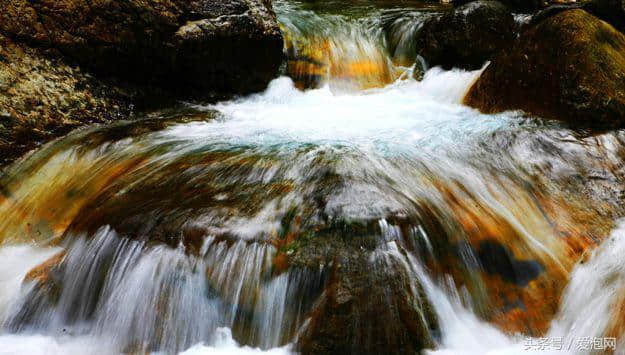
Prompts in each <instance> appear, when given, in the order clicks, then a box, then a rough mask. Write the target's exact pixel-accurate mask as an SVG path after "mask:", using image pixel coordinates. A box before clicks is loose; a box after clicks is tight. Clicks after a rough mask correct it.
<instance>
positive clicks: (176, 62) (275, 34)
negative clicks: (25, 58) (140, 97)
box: [0, 0, 282, 93]
mask: <svg viewBox="0 0 625 355" xmlns="http://www.w3.org/2000/svg"><path fill="white" fill-rule="evenodd" d="M0 31H1V32H3V33H4V34H5V35H7V36H9V37H12V38H16V39H18V40H20V41H25V42H27V43H29V44H30V45H31V46H34V47H41V48H53V49H56V50H58V51H60V52H62V53H63V54H64V55H66V56H67V57H69V58H71V59H72V60H75V61H76V62H77V63H79V64H80V65H82V66H84V67H86V68H89V69H90V70H92V71H94V72H95V73H98V74H101V75H112V76H115V77H119V78H122V79H123V80H128V79H132V80H135V81H138V82H141V83H153V84H159V85H161V86H167V87H175V88H176V89H177V91H180V90H183V91H184V89H202V90H204V89H209V90H215V91H218V92H227V93H241V92H249V91H254V90H259V89H263V88H264V87H265V86H266V84H267V83H268V81H269V80H271V79H272V78H273V77H274V76H275V75H276V74H277V71H278V68H279V66H280V64H281V60H282V36H281V34H280V30H279V28H278V25H277V22H276V17H275V14H274V13H273V11H272V10H271V2H270V1H268V0H262V1H261V0H229V1H227V2H222V1H209V0H194V1H184V0H160V1H150V2H145V1H140V0H129V1H117V0H95V1H86V0H62V1H57V0H42V1H28V0H10V1H3V2H2V4H0Z"/></svg>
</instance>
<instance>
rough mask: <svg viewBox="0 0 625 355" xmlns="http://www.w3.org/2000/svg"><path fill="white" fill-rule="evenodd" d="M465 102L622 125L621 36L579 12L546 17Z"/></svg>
mask: <svg viewBox="0 0 625 355" xmlns="http://www.w3.org/2000/svg"><path fill="white" fill-rule="evenodd" d="M465 103H466V104H467V105H469V106H472V107H475V108H478V109H479V110H481V111H483V112H486V113H494V112H500V111H505V110H517V109H518V110H524V111H526V112H528V113H530V114H534V115H538V116H541V117H544V118H549V119H558V120H564V121H567V122H571V123H575V124H584V125H588V124H591V125H595V126H596V125H601V126H620V125H623V123H625V36H624V35H623V34H621V33H620V32H618V31H617V30H615V29H614V28H613V27H612V26H610V25H609V24H608V23H606V22H603V21H601V20H599V19H598V18H596V17H594V16H592V15H590V14H588V13H587V12H585V11H583V10H579V9H576V10H570V11H565V12H562V13H559V14H557V15H555V16H553V17H550V18H547V19H546V20H544V21H543V22H541V23H540V24H538V25H537V26H534V27H532V28H530V29H528V30H527V31H525V32H524V33H523V34H522V35H521V36H520V38H519V39H518V41H517V42H516V43H515V44H514V45H512V46H510V47H509V48H508V49H507V50H505V51H503V53H501V54H500V55H499V56H497V58H495V59H494V60H493V62H492V63H491V64H490V66H489V67H488V68H487V69H486V70H485V71H484V73H483V74H482V75H481V77H480V78H479V79H478V80H477V82H476V83H475V84H474V85H473V87H472V88H471V89H470V90H469V92H468V94H467V96H466V97H465Z"/></svg>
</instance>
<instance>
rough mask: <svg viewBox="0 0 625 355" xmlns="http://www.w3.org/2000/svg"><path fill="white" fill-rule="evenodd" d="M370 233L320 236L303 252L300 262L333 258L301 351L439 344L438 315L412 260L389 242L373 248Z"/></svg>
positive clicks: (401, 350) (413, 348)
mask: <svg viewBox="0 0 625 355" xmlns="http://www.w3.org/2000/svg"><path fill="white" fill-rule="evenodd" d="M341 239H343V240H341ZM368 239H369V237H366V236H360V237H355V238H353V239H352V238H350V237H347V238H340V237H339V236H338V235H336V236H334V237H329V238H327V237H324V236H315V238H314V239H313V241H312V242H311V243H310V244H309V245H307V246H305V247H304V248H302V249H301V250H299V251H298V252H297V253H298V255H296V256H295V257H294V261H293V263H294V264H295V265H297V264H298V262H300V261H302V260H306V261H307V262H308V261H310V260H311V259H312V258H314V257H315V256H316V257H320V256H321V257H322V258H324V257H329V258H331V262H330V265H331V266H330V267H331V271H330V272H329V274H330V276H329V280H328V282H327V283H326V286H325V289H324V292H323V294H322V295H321V297H320V298H319V300H318V301H317V305H316V307H315V308H314V309H313V310H312V311H311V313H310V321H309V322H308V324H307V325H306V326H305V329H304V331H303V333H302V334H301V336H300V338H299V339H298V343H297V349H298V351H301V352H302V353H304V354H344V353H385V354H406V353H418V352H420V351H421V350H422V349H425V348H431V347H433V346H434V335H435V334H436V333H437V330H436V329H437V327H438V325H437V319H436V316H435V315H434V313H433V311H432V309H431V308H430V305H429V302H428V300H427V298H426V297H425V294H424V292H423V290H422V288H421V286H420V285H419V284H418V283H417V282H416V281H415V279H414V275H412V274H410V272H409V269H408V268H406V264H405V262H406V261H405V260H404V259H403V258H402V256H401V255H398V254H393V253H388V254H387V252H389V251H388V250H384V248H383V247H382V248H374V250H371V249H370V248H371V245H370V244H375V242H372V241H370V242H372V243H367V240H368ZM361 243H362V244H364V246H363V245H360V246H358V244H361Z"/></svg>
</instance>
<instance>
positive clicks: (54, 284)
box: [24, 251, 65, 293]
mask: <svg viewBox="0 0 625 355" xmlns="http://www.w3.org/2000/svg"><path fill="white" fill-rule="evenodd" d="M64 259H65V252H64V251H61V252H59V253H57V254H55V255H54V256H53V257H51V258H50V259H48V260H46V261H45V262H43V263H42V264H39V265H38V266H36V267H35V268H33V269H32V270H30V271H29V272H28V273H27V274H26V276H24V282H35V283H37V284H38V287H39V288H42V289H47V290H49V291H52V292H54V293H58V291H59V290H60V288H59V285H58V281H57V280H56V278H55V275H54V273H55V272H56V271H57V269H58V268H59V266H60V265H61V263H62V262H63V260H64Z"/></svg>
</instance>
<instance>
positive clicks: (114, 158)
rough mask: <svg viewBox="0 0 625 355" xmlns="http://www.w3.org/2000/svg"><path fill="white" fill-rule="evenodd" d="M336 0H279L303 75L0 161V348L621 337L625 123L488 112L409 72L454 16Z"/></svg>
mask: <svg viewBox="0 0 625 355" xmlns="http://www.w3.org/2000/svg"><path fill="white" fill-rule="evenodd" d="M342 4H344V2H343V1H336V2H333V1H327V2H321V3H318V2H314V3H300V2H295V1H276V2H275V6H276V10H277V13H278V15H279V19H280V22H281V24H282V26H283V29H284V31H285V34H286V35H287V37H288V39H289V41H290V42H289V43H287V48H286V50H287V54H288V55H289V56H290V57H289V63H287V68H286V70H285V74H288V75H291V77H288V76H281V77H279V78H276V79H275V80H273V81H272V82H271V83H270V84H269V87H268V88H267V90H266V91H264V92H262V93H258V94H255V95H250V96H247V97H242V98H236V99H233V100H230V101H227V102H220V103H217V104H207V105H200V104H184V105H183V107H182V108H176V109H173V110H171V111H169V112H159V113H155V114H153V115H151V116H149V117H146V118H145V119H143V120H139V121H136V122H122V123H118V124H115V125H111V126H108V127H91V128H87V129H84V130H80V131H76V132H73V133H72V134H70V135H68V136H67V137H65V138H63V139H60V140H58V141H56V142H53V143H50V144H48V145H46V146H45V147H43V148H42V149H41V150H39V151H37V152H34V153H33V154H31V155H29V156H28V157H25V158H24V159H22V160H21V161H19V162H17V163H16V164H15V165H13V166H11V167H9V168H8V169H7V171H6V174H5V176H4V177H3V178H2V181H1V187H2V193H3V197H2V199H1V200H0V216H2V217H1V218H0V242H1V243H2V247H0V260H1V261H0V265H1V266H2V267H1V268H0V285H2V287H1V288H0V324H1V325H2V328H1V329H2V332H1V334H0V352H2V353H11V354H12V353H16V354H17V353H35V354H36V353H46V354H49V353H81V354H85V353H96V354H98V353H120V352H125V353H134V352H142V353H145V352H150V353H177V352H180V353H184V354H203V353H210V354H219V353H244V354H245V353H259V352H269V353H290V352H296V351H304V352H314V351H312V350H311V349H318V350H319V349H321V350H323V349H326V350H327V348H324V346H327V345H326V344H328V343H330V344H331V345H330V349H332V347H331V346H332V344H337V343H340V344H346V345H345V348H343V349H347V350H348V351H352V352H376V351H378V352H379V351H380V349H381V348H380V347H382V349H386V350H387V351H388V352H402V350H406V349H413V348H414V347H413V346H416V345H415V344H420V346H423V347H425V348H428V349H430V350H427V351H429V352H432V353H437V354H438V353H440V354H483V353H496V354H499V353H505V354H516V353H519V352H521V351H524V350H528V349H526V346H527V343H526V341H527V340H526V338H525V336H530V337H533V338H531V339H535V340H538V339H539V337H544V336H548V337H552V338H562V339H563V341H564V342H565V343H566V342H568V343H570V344H572V343H573V342H574V341H577V339H579V338H582V337H595V338H598V337H608V336H609V337H616V338H618V339H620V335H621V332H622V327H623V324H622V323H621V321H620V318H619V317H618V316H612V315H611V314H612V313H614V312H617V311H620V309H625V306H623V305H624V304H625V301H623V300H624V298H623V289H624V288H625V278H624V273H623V270H622V265H621V263H620V262H619V261H620V260H619V256H620V255H622V250H621V249H623V245H625V243H624V239H623V236H624V235H625V234H624V232H623V227H622V226H620V227H615V225H614V221H615V219H616V217H617V216H619V215H620V210H619V209H618V201H619V198H620V197H621V196H622V191H621V190H620V189H619V187H620V186H623V185H622V179H621V177H622V164H621V161H622V159H623V147H624V145H623V138H624V137H623V133H622V132H618V131H617V132H606V133H602V134H597V135H594V136H588V135H585V134H584V132H577V131H573V130H570V129H568V128H566V127H563V126H562V125H559V124H557V123H554V122H545V121H542V120H539V119H535V118H528V117H525V116H524V115H523V113H521V112H508V113H503V114H499V115H483V114H480V113H479V112H477V111H475V110H472V109H470V108H468V107H465V106H463V105H462V104H461V101H462V98H463V96H464V94H465V92H466V91H467V89H468V88H469V87H470V85H471V84H472V83H473V82H474V81H475V80H476V78H477V77H478V76H479V74H480V71H475V72H465V71H459V70H452V71H442V70H441V69H439V68H431V69H429V70H427V71H426V72H425V75H424V76H423V78H422V80H420V81H417V80H415V79H414V78H413V75H412V74H413V73H412V72H413V70H417V69H425V67H426V66H425V65H423V63H421V61H420V60H419V58H415V57H413V56H411V55H410V53H411V47H410V43H411V34H413V33H414V31H418V30H419V28H420V24H421V23H422V21H423V20H424V19H425V18H427V17H429V16H435V12H436V11H439V10H441V9H442V8H441V7H440V6H432V5H426V4H423V3H419V2H411V1H408V2H400V3H399V5H392V4H391V5H389V2H384V1H382V2H380V3H379V4H377V3H375V2H365V1H360V2H355V3H354V4H353V6H350V7H348V8H344V6H343V5H342ZM372 4H373V5H372ZM302 62H304V64H302ZM303 87H306V88H307V90H301V88H303ZM604 239H605V242H603V244H602V245H601V246H599V247H598V248H596V247H597V246H598V245H599V244H600V242H601V241H603V240H604ZM593 250H594V251H593ZM565 288H566V289H565ZM337 304H338V305H339V306H340V305H341V304H349V305H350V306H349V307H352V308H350V309H351V312H352V313H351V315H349V316H348V317H342V316H337V315H336V314H338V313H340V310H341V308H340V307H339V306H336V305H337ZM333 307H339V308H333ZM621 307H622V308H621ZM337 309H338V311H337ZM617 314H619V313H617ZM620 314H621V315H622V313H620ZM350 316H351V317H353V318H349V317H350ZM621 318H622V317H621ZM406 334H407V335H406ZM415 334H417V335H418V336H416V338H418V339H416V340H415V338H414V335H415ZM337 339H338V340H337ZM332 342H335V343H332ZM341 346H343V345H341ZM530 350H532V349H530ZM546 350H547V351H548V350H550V349H546ZM551 350H553V349H551ZM577 350H579V349H577V348H570V349H567V350H565V351H566V352H568V353H571V352H575V351H577ZM619 351H622V349H621V348H619ZM579 352H580V353H590V352H591V351H586V350H583V349H582V350H579ZM558 353H561V352H558Z"/></svg>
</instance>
